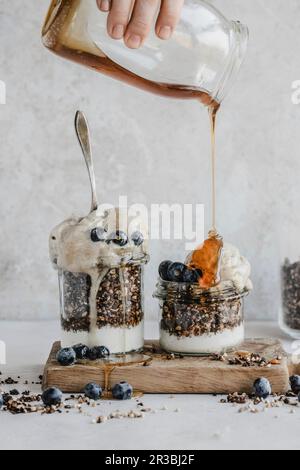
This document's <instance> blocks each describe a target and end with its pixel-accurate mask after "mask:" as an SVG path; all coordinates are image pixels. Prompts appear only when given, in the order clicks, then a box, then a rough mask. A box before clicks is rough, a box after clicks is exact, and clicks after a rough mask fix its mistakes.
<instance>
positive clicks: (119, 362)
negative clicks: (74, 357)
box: [78, 353, 152, 400]
mask: <svg viewBox="0 0 300 470" xmlns="http://www.w3.org/2000/svg"><path fill="white" fill-rule="evenodd" d="M151 362H152V358H151V357H150V356H147V355H145V354H139V353H131V354H125V355H123V354H121V355H115V356H111V357H110V358H107V359H99V360H97V361H78V364H81V365H87V366H98V367H99V373H100V375H101V374H103V396H102V398H103V399H104V400H112V399H113V397H112V393H111V376H112V373H113V372H114V371H115V370H116V369H125V368H126V367H130V366H138V365H140V366H143V365H147V364H150V363H151ZM142 396H143V392H142V391H140V390H134V392H133V396H132V398H141V397H142Z"/></svg>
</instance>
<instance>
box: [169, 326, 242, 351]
mask: <svg viewBox="0 0 300 470" xmlns="http://www.w3.org/2000/svg"><path fill="white" fill-rule="evenodd" d="M244 338H245V328H244V324H242V325H240V326H238V327H236V328H233V329H232V330H230V329H228V330H224V331H222V332H221V333H216V334H204V335H201V336H192V337H190V338H185V337H177V336H175V335H170V334H169V333H168V332H167V331H165V330H163V329H161V331H160V345H161V347H162V348H163V349H164V350H165V351H170V352H174V353H182V354H214V353H216V354H220V353H221V352H223V351H225V350H226V349H230V348H233V347H235V346H238V345H239V344H241V343H242V342H243V341H244Z"/></svg>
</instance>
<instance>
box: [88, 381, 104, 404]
mask: <svg viewBox="0 0 300 470" xmlns="http://www.w3.org/2000/svg"><path fill="white" fill-rule="evenodd" d="M84 394H85V396H86V397H87V398H90V399H91V400H95V401H96V400H100V398H101V397H102V388H101V387H100V385H97V384H88V385H86V386H85V388H84Z"/></svg>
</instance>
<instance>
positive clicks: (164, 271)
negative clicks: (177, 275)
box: [158, 261, 172, 281]
mask: <svg viewBox="0 0 300 470" xmlns="http://www.w3.org/2000/svg"><path fill="white" fill-rule="evenodd" d="M171 264H172V261H163V262H162V263H160V265H159V268H158V272H159V275H160V277H161V278H162V280H163V281H168V280H169V278H168V270H169V267H170V266H171Z"/></svg>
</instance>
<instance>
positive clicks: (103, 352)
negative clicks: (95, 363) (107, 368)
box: [96, 346, 110, 359]
mask: <svg viewBox="0 0 300 470" xmlns="http://www.w3.org/2000/svg"><path fill="white" fill-rule="evenodd" d="M96 349H97V351H98V358H99V359H105V358H106V357H109V356H110V351H109V349H107V348H106V347H105V346H98V347H97V348H96Z"/></svg>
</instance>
